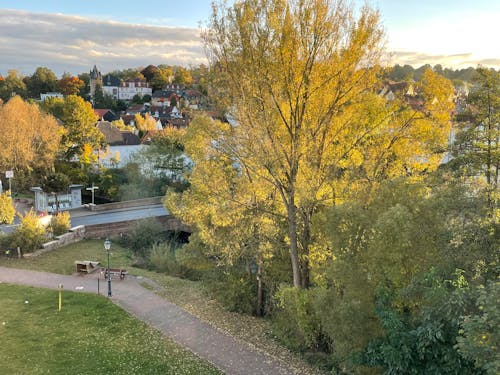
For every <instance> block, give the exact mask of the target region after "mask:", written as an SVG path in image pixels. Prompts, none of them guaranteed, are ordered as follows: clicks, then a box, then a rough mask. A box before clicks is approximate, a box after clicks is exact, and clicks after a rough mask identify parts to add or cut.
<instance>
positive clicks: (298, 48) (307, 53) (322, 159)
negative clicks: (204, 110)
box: [204, 0, 446, 288]
mask: <svg viewBox="0 0 500 375" xmlns="http://www.w3.org/2000/svg"><path fill="white" fill-rule="evenodd" d="M355 13H356V12H355V11H354V9H353V8H352V7H350V6H348V5H347V4H346V3H345V2H344V1H329V0H310V1H303V0H288V1H287V0H245V1H238V2H236V3H235V4H234V6H232V7H227V6H226V5H225V3H218V4H216V5H215V6H214V11H213V15H212V18H211V21H210V23H209V26H208V28H207V29H206V30H205V32H204V40H205V46H206V50H207V51H208V57H209V61H210V64H211V68H212V71H213V72H214V73H215V77H216V80H215V82H214V83H213V87H214V89H215V90H214V91H215V92H216V93H215V95H217V98H218V99H219V100H220V102H221V104H222V105H223V107H224V108H226V111H227V112H228V113H229V114H230V117H231V118H232V119H233V120H234V122H233V126H232V127H231V131H230V132H229V133H228V134H226V135H225V136H224V137H221V138H219V139H217V140H215V144H216V146H217V147H216V148H217V152H218V153H219V155H220V157H222V156H223V155H224V156H225V157H226V158H228V159H229V160H231V161H232V164H233V165H237V166H238V167H239V168H241V169H242V170H243V171H244V172H245V173H246V174H248V175H249V176H252V179H254V180H257V181H259V186H258V189H256V190H258V191H259V192H265V193H266V194H268V195H270V196H275V197H277V200H278V201H279V202H280V204H279V205H277V207H276V214H277V215H281V216H282V217H283V220H284V221H285V222H286V223H287V227H288V229H287V235H286V238H285V241H287V242H288V244H289V252H290V261H291V270H292V274H293V284H294V286H295V287H297V288H300V287H307V286H308V284H309V273H310V271H309V270H310V250H311V245H312V242H313V238H312V234H311V223H312V218H313V216H314V214H315V213H316V212H317V211H318V210H319V209H321V208H322V207H324V206H328V205H334V204H335V203H336V202H339V201H341V200H342V199H345V198H346V195H348V194H350V191H351V190H352V189H353V187H354V188H355V185H353V184H355V183H359V182H360V177H359V175H360V171H361V172H362V171H363V170H365V172H364V173H365V174H366V175H367V176H369V175H374V174H375V175H377V176H383V175H387V174H388V171H387V170H385V171H384V174H382V173H380V172H377V171H378V170H379V169H380V167H377V165H378V164H380V166H386V165H389V166H390V167H391V168H392V171H393V172H392V173H399V174H401V173H408V171H407V169H408V165H410V164H411V163H413V164H412V165H414V166H415V167H414V168H413V169H414V170H415V172H416V170H417V168H416V166H417V165H418V166H419V170H425V169H426V168H428V165H430V164H432V163H434V164H435V160H434V158H431V157H430V155H431V153H432V152H431V151H435V150H431V148H432V147H433V143H436V144H442V143H443V142H444V141H445V140H446V137H440V136H441V134H437V133H436V131H435V130H434V129H433V128H432V127H431V126H430V125H432V124H434V121H433V120H432V119H431V117H432V116H431V115H430V114H429V113H427V112H426V111H424V110H420V109H419V110H413V109H412V108H411V106H409V105H407V104H406V103H404V102H398V103H388V102H387V101H386V100H384V99H383V98H381V97H380V96H378V95H377V88H378V87H379V86H380V85H379V83H380V82H379V80H378V73H379V69H378V66H379V59H380V56H381V53H382V48H381V45H382V42H383V32H382V29H381V26H380V23H379V15H378V13H377V12H376V11H374V10H372V9H370V8H368V7H364V8H362V9H361V10H360V11H359V16H357V17H356V16H355ZM412 111H413V112H412ZM415 113H418V116H417V115H416V114H415ZM425 119H426V120H425ZM424 120H425V121H424ZM442 133H445V131H444V130H443V132H442ZM412 137H416V138H418V139H420V140H421V141H419V142H415V141H412V140H411V139H412ZM435 137H437V138H435ZM425 139H428V140H429V141H425ZM431 140H432V142H431ZM434 140H435V142H434ZM408 144H410V145H415V144H418V145H421V146H422V147H420V148H418V149H417V148H414V149H412V150H409V151H408V152H406V153H405V152H403V151H404V150H405V145H408ZM421 151H425V152H424V153H422V152H421ZM395 156H399V157H400V158H399V159H398V161H397V163H394V157H395ZM431 159H432V160H431ZM410 173H411V172H410ZM256 193H257V191H256ZM250 202H251V201H249V202H248V203H249V204H250Z"/></svg>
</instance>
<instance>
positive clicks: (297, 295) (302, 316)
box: [272, 287, 324, 351]
mask: <svg viewBox="0 0 500 375" xmlns="http://www.w3.org/2000/svg"><path fill="white" fill-rule="evenodd" d="M314 300H315V290H314V289H309V290H302V289H296V288H292V287H282V288H280V289H279V290H278V292H277V293H276V309H275V311H274V313H273V318H272V323H273V334H274V335H275V336H276V337H277V338H278V339H279V340H280V341H282V342H283V344H285V345H286V346H287V347H289V348H291V349H293V350H297V351H306V350H308V349H309V348H314V349H318V348H321V346H324V345H323V343H322V342H321V341H322V337H323V334H322V331H321V324H320V319H319V318H318V316H317V314H316V311H315V309H314Z"/></svg>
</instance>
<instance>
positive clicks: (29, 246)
mask: <svg viewBox="0 0 500 375" xmlns="http://www.w3.org/2000/svg"><path fill="white" fill-rule="evenodd" d="M19 216H20V219H21V224H20V225H19V226H18V227H17V228H16V230H15V231H14V233H13V234H12V245H13V246H14V247H19V248H20V249H21V250H22V251H23V252H31V251H33V250H36V249H39V248H40V247H41V246H42V244H43V242H44V241H45V240H46V239H47V233H46V230H45V228H44V227H43V225H42V223H41V222H40V218H39V217H38V215H37V214H36V212H35V211H33V210H30V211H29V212H27V213H26V215H24V216H22V215H19Z"/></svg>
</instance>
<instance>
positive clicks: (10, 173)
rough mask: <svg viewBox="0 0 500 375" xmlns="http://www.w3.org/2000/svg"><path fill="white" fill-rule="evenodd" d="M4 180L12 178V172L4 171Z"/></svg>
mask: <svg viewBox="0 0 500 375" xmlns="http://www.w3.org/2000/svg"><path fill="white" fill-rule="evenodd" d="M5 177H6V178H14V171H5Z"/></svg>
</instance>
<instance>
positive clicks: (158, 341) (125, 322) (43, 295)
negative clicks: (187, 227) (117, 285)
mask: <svg viewBox="0 0 500 375" xmlns="http://www.w3.org/2000/svg"><path fill="white" fill-rule="evenodd" d="M0 301H1V303H0V342H1V343H2V345H1V346H0V358H2V360H1V361H0V373H1V374H14V375H15V374H219V372H218V371H217V370H216V369H214V368H213V367H212V366H211V365H209V364H208V363H207V362H204V361H202V360H201V359H199V358H197V357H196V356H195V355H193V354H192V353H190V352H188V351H186V350H184V349H182V348H180V347H179V346H177V345H176V344H174V343H173V342H171V341H169V340H167V339H165V338H164V337H163V336H162V335H161V333H160V332H158V331H155V330H153V329H151V328H149V327H148V326H147V325H146V324H144V323H142V322H140V321H138V320H137V319H135V318H133V317H131V316H130V315H128V314H127V313H126V312H125V311H123V310H122V309H120V308H119V307H117V306H115V305H113V304H112V303H111V302H110V301H108V300H107V299H106V298H104V297H102V296H97V295H91V294H84V293H74V292H69V291H63V308H62V311H60V312H58V311H57V303H58V292H57V291H52V290H46V289H36V288H28V287H20V286H13V285H6V284H0ZM25 301H28V303H25Z"/></svg>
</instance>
